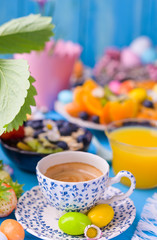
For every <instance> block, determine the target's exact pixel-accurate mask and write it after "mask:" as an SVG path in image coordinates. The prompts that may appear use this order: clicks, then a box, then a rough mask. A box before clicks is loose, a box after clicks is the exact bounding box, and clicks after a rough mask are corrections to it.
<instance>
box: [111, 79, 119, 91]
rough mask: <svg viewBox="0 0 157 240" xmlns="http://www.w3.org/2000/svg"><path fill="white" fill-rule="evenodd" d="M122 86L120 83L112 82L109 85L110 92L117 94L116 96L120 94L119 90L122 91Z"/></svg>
mask: <svg viewBox="0 0 157 240" xmlns="http://www.w3.org/2000/svg"><path fill="white" fill-rule="evenodd" d="M120 85H121V83H120V82H119V81H116V80H115V81H111V82H110V83H109V88H110V90H111V91H112V92H113V93H115V94H118V93H119V89H120Z"/></svg>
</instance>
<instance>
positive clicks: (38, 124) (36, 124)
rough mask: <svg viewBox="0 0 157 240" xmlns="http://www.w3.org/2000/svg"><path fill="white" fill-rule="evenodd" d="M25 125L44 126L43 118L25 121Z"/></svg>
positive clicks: (37, 127)
mask: <svg viewBox="0 0 157 240" xmlns="http://www.w3.org/2000/svg"><path fill="white" fill-rule="evenodd" d="M25 125H26V126H30V127H32V128H34V129H39V128H43V127H44V125H43V120H35V121H27V122H26V123H25Z"/></svg>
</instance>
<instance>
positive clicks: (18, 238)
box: [0, 219, 25, 240]
mask: <svg viewBox="0 0 157 240" xmlns="http://www.w3.org/2000/svg"><path fill="white" fill-rule="evenodd" d="M0 231H1V232H2V233H3V234H4V235H5V236H6V237H7V240H24V238H25V232H24V229H23V227H22V225H21V224H20V223H18V222H17V221H16V220H14V219H7V220H5V221H3V222H2V224H1V226H0Z"/></svg>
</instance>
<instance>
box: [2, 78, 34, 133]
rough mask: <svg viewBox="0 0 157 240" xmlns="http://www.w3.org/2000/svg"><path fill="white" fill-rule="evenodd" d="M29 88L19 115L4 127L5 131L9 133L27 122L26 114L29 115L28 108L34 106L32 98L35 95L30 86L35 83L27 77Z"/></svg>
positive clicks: (29, 110) (29, 109)
mask: <svg viewBox="0 0 157 240" xmlns="http://www.w3.org/2000/svg"><path fill="white" fill-rule="evenodd" d="M29 82H30V87H29V89H28V92H27V97H26V99H25V103H24V105H23V106H22V107H21V109H20V111H19V113H18V114H17V116H16V117H15V118H14V120H13V121H12V122H11V123H9V124H8V125H7V126H6V131H7V132H10V131H12V130H13V129H16V130H17V129H18V128H19V126H21V125H22V124H23V122H24V121H26V120H27V117H26V114H31V108H30V106H35V105H36V104H35V100H34V96H35V95H36V94H37V92H36V89H35V87H34V86H33V85H32V83H33V82H35V80H34V78H33V77H29Z"/></svg>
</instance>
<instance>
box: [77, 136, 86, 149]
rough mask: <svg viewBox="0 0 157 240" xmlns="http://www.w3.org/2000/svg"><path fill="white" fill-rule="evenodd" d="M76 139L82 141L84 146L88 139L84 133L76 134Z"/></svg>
mask: <svg viewBox="0 0 157 240" xmlns="http://www.w3.org/2000/svg"><path fill="white" fill-rule="evenodd" d="M77 141H78V142H82V143H83V145H84V146H86V145H87V144H88V139H87V137H86V135H85V134H84V135H80V136H78V137H77Z"/></svg>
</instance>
